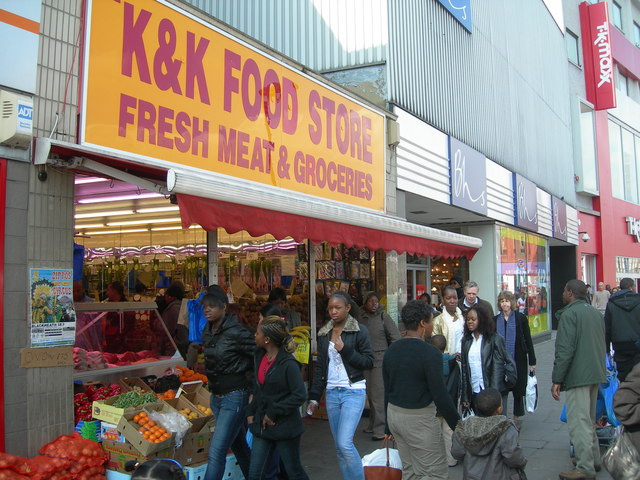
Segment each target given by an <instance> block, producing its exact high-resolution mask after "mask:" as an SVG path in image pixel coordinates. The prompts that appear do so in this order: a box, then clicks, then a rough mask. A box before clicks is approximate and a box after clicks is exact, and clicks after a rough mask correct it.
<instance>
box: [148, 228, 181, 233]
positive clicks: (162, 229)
mask: <svg viewBox="0 0 640 480" xmlns="http://www.w3.org/2000/svg"><path fill="white" fill-rule="evenodd" d="M151 230H152V231H153V232H161V231H164V230H182V227H153V228H152V229H151Z"/></svg>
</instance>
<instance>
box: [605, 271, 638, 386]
mask: <svg viewBox="0 0 640 480" xmlns="http://www.w3.org/2000/svg"><path fill="white" fill-rule="evenodd" d="M634 287H635V281H634V280H633V279H632V278H623V279H622V280H620V291H618V292H616V293H614V294H613V295H611V298H610V299H609V303H607V309H606V311H605V313H604V325H605V330H606V339H605V345H606V347H607V352H609V351H610V349H611V346H613V350H614V355H613V359H614V360H615V361H616V366H617V367H618V378H619V379H620V380H621V381H624V380H625V378H626V377H627V374H628V373H629V372H630V371H631V369H632V368H633V367H634V365H635V364H636V363H639V362H640V295H638V294H637V293H635V292H634Z"/></svg>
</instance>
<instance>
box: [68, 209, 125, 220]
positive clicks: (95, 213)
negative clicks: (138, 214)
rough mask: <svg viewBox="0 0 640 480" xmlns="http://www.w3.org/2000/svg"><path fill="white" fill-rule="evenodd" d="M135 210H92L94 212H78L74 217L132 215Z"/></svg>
mask: <svg viewBox="0 0 640 480" xmlns="http://www.w3.org/2000/svg"><path fill="white" fill-rule="evenodd" d="M132 214H133V210H112V211H110V212H92V213H76V214H75V215H74V217H75V218H76V219H78V218H100V217H115V216H116V215H132Z"/></svg>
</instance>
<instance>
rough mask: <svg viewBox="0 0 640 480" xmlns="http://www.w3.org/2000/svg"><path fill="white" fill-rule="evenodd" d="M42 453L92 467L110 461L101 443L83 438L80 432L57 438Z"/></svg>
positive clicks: (42, 449) (43, 448)
mask: <svg viewBox="0 0 640 480" xmlns="http://www.w3.org/2000/svg"><path fill="white" fill-rule="evenodd" d="M40 453H41V454H43V455H48V456H49V457H54V458H66V459H69V460H72V461H73V462H78V463H81V464H82V465H84V466H91V467H93V466H100V465H102V464H104V463H105V462H106V461H107V460H108V459H109V456H108V454H107V453H106V452H105V451H104V450H102V447H101V446H100V444H99V443H96V442H92V441H91V440H87V439H86V438H82V437H81V436H80V434H79V433H78V432H73V435H62V436H60V437H58V438H56V439H55V440H54V441H52V442H49V443H47V444H46V445H45V446H44V447H42V448H41V449H40Z"/></svg>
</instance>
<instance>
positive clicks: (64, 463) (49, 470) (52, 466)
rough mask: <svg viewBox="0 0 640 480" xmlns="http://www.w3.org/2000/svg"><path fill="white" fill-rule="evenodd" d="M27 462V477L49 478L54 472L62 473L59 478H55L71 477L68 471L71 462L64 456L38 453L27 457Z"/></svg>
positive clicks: (49, 479) (34, 479)
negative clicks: (49, 455)
mask: <svg viewBox="0 0 640 480" xmlns="http://www.w3.org/2000/svg"><path fill="white" fill-rule="evenodd" d="M27 463H28V465H29V472H30V473H29V477H30V478H31V479H33V480H51V479H52V478H53V475H54V474H57V475H60V474H63V475H62V477H61V478H59V477H56V480H64V479H66V478H69V479H71V477H72V475H71V474H70V473H69V467H70V466H71V464H72V462H71V461H69V460H67V459H64V458H54V457H48V456H46V455H38V456H37V457H33V458H30V459H28V460H27ZM66 475H68V477H67V476H66Z"/></svg>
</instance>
